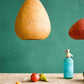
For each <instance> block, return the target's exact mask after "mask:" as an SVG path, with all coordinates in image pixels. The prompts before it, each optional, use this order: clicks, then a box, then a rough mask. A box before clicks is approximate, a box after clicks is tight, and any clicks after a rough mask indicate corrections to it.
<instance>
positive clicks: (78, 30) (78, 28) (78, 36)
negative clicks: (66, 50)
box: [69, 18, 84, 40]
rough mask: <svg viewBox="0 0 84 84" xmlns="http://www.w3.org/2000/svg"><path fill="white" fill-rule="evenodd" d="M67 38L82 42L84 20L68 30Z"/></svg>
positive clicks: (83, 37) (83, 38)
mask: <svg viewBox="0 0 84 84" xmlns="http://www.w3.org/2000/svg"><path fill="white" fill-rule="evenodd" d="M69 36H70V37H71V38H73V39H75V40H84V18H82V19H80V20H78V21H77V22H76V23H75V24H74V25H73V26H72V27H71V28H70V30H69Z"/></svg>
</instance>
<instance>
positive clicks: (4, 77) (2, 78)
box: [0, 73, 84, 84]
mask: <svg viewBox="0 0 84 84" xmlns="http://www.w3.org/2000/svg"><path fill="white" fill-rule="evenodd" d="M30 75H31V74H29V73H0V84H16V82H17V81H19V82H21V83H22V84H84V78H83V74H82V73H75V74H74V77H73V79H64V78H63V74H61V73H47V74H46V73H45V76H46V77H47V78H48V80H49V81H48V82H44V81H37V82H31V81H30Z"/></svg>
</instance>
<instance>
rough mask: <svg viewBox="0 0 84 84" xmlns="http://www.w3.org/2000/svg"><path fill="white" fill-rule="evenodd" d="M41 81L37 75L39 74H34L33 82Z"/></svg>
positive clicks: (32, 76)
mask: <svg viewBox="0 0 84 84" xmlns="http://www.w3.org/2000/svg"><path fill="white" fill-rule="evenodd" d="M39 79H40V76H39V74H37V73H32V75H31V80H32V81H33V82H36V81H38V80H39Z"/></svg>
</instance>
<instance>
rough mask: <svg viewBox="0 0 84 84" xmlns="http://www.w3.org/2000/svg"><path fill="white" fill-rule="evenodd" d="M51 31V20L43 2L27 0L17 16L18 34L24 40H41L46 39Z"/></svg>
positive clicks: (16, 29) (16, 30) (16, 26)
mask: <svg viewBox="0 0 84 84" xmlns="http://www.w3.org/2000/svg"><path fill="white" fill-rule="evenodd" d="M50 31H51V25H50V20H49V17H48V14H47V12H46V10H45V8H44V7H43V5H42V4H41V2H40V1H39V0H26V1H25V2H24V4H23V5H22V7H21V8H20V10H19V13H18V15H17V17H16V21H15V32H16V35H17V36H18V37H19V38H20V39H22V40H40V39H46V38H47V37H48V36H49V34H50Z"/></svg>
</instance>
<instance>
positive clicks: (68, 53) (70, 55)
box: [65, 49, 73, 57]
mask: <svg viewBox="0 0 84 84" xmlns="http://www.w3.org/2000/svg"><path fill="white" fill-rule="evenodd" d="M66 52H67V57H73V55H72V54H71V53H70V49H68V50H66V51H65V53H66Z"/></svg>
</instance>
